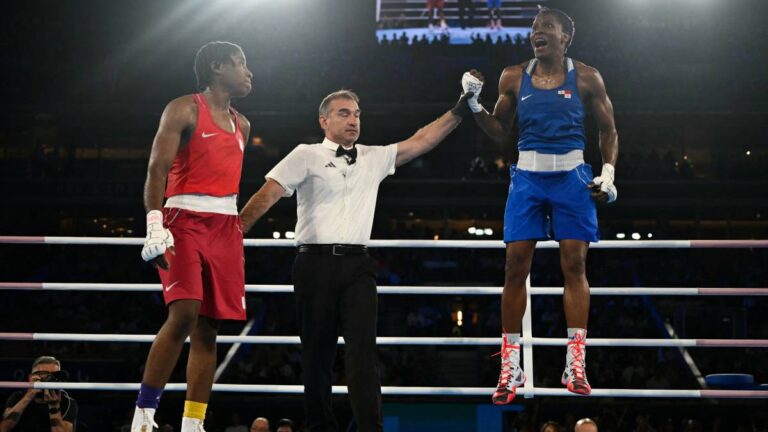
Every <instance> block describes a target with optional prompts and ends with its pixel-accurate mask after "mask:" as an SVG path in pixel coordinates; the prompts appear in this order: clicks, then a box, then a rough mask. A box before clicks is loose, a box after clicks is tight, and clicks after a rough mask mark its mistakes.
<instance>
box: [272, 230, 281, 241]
mask: <svg viewBox="0 0 768 432" xmlns="http://www.w3.org/2000/svg"><path fill="white" fill-rule="evenodd" d="M272 238H273V239H279V238H280V233H279V232H277V231H273V232H272Z"/></svg>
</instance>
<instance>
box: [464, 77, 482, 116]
mask: <svg viewBox="0 0 768 432" xmlns="http://www.w3.org/2000/svg"><path fill="white" fill-rule="evenodd" d="M461 88H462V90H463V91H464V93H469V92H472V93H474V95H473V96H472V97H471V98H469V99H467V105H469V109H471V110H472V112H473V113H479V112H480V111H482V110H483V106H482V105H480V101H478V99H477V98H478V97H480V91H481V90H482V89H483V82H482V81H480V80H479V79H478V78H477V77H476V76H474V75H472V74H471V73H469V72H464V75H463V76H462V77H461Z"/></svg>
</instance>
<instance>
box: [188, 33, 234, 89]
mask: <svg viewBox="0 0 768 432" xmlns="http://www.w3.org/2000/svg"><path fill="white" fill-rule="evenodd" d="M241 52H243V49H242V48H240V45H238V44H234V43H232V42H224V41H214V42H208V43H207V44H205V45H203V46H202V47H200V49H199V50H197V54H195V77H197V89H198V90H200V91H203V90H205V89H206V87H208V86H210V85H211V81H212V79H213V76H212V75H211V63H218V64H223V63H232V55H234V54H239V53H241Z"/></svg>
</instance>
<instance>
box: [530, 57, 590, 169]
mask: <svg viewBox="0 0 768 432" xmlns="http://www.w3.org/2000/svg"><path fill="white" fill-rule="evenodd" d="M565 66H566V74H565V82H564V83H563V85H562V86H560V87H557V88H555V89H552V90H541V89H537V88H535V87H534V86H533V84H532V83H531V75H532V74H533V70H534V68H535V67H536V59H533V60H531V61H530V63H528V67H527V68H526V69H525V73H524V74H523V79H522V83H521V84H520V94H519V95H518V98H517V118H518V124H519V126H520V140H519V141H518V142H517V148H518V149H519V150H536V151H537V152H540V153H548V154H564V153H568V152H569V151H571V150H584V144H585V143H586V138H585V134H584V105H582V103H581V98H580V97H579V89H578V88H577V87H576V67H575V66H574V64H573V60H571V59H570V58H567V57H566V58H565Z"/></svg>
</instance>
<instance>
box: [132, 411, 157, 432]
mask: <svg viewBox="0 0 768 432" xmlns="http://www.w3.org/2000/svg"><path fill="white" fill-rule="evenodd" d="M155 411H156V409H155V408H139V407H136V409H135V410H134V411H133V421H132V422H131V432H133V431H134V429H136V430H138V428H140V427H141V426H142V425H145V424H147V423H149V425H150V430H152V429H151V426H153V425H154V423H155Z"/></svg>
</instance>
